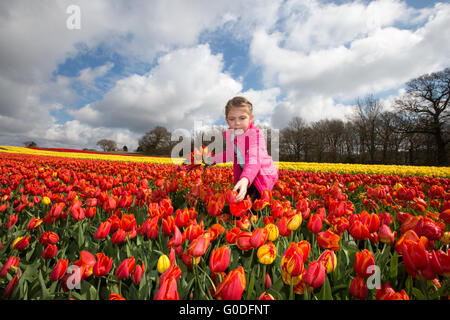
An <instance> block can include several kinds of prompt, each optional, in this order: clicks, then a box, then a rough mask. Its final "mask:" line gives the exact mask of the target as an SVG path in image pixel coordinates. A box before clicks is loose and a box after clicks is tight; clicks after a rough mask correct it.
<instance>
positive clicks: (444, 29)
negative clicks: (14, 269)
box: [0, 0, 450, 150]
mask: <svg viewBox="0 0 450 320" xmlns="http://www.w3.org/2000/svg"><path fill="white" fill-rule="evenodd" d="M448 21H450V4H449V3H448V2H447V1H426V0H416V1H401V0H377V1H363V0H358V1H345V0H340V1H326V0H284V1H282V0H246V1H241V0H215V1H209V0H190V1H185V0H179V1H176V0H161V1H158V0H149V1H144V0H131V1H129V0H123V1H122V0H114V1H111V0H95V1H90V0H86V1H76V0H68V1H65V0H58V1H56V0H54V1H53V0H45V1H32V0H27V1H25V0H15V1H2V2H0V47H1V48H2V49H1V50H0V145H7V146H9V145H11V146H23V145H24V142H25V141H35V142H36V143H37V144H38V145H39V146H40V147H55V148H76V149H83V148H91V149H99V147H98V146H96V142H97V141H99V140H101V139H111V140H114V141H115V142H116V143H117V145H118V147H119V148H121V147H122V146H124V145H126V146H127V147H128V149H129V150H135V149H136V148H137V146H138V141H139V139H140V138H141V137H142V136H143V135H144V134H145V133H146V132H148V131H149V130H151V129H153V128H154V127H155V126H158V125H160V126H164V127H166V128H167V129H168V130H170V131H173V130H175V129H185V130H188V131H192V130H193V129H194V128H195V127H197V128H198V127H199V126H203V127H207V126H211V125H225V118H224V106H225V104H226V102H227V101H228V100H229V99H231V98H232V97H234V96H237V95H241V96H245V97H247V98H248V99H249V100H250V101H251V102H252V104H253V106H254V115H255V123H256V124H257V125H264V126H269V127H271V128H274V129H279V130H281V129H282V128H284V127H286V126H287V125H288V123H289V121H290V120H291V119H292V118H293V117H296V116H298V117H301V118H303V119H304V120H305V121H306V122H307V123H312V122H314V121H318V120H321V119H342V120H344V121H345V120H346V119H347V117H348V116H349V115H350V114H351V113H352V112H353V110H354V105H355V101H356V99H358V98H364V97H366V96H367V95H373V96H374V97H376V98H377V99H379V100H380V101H381V102H382V103H383V105H384V106H385V108H386V109H389V108H392V105H393V101H395V99H396V98H399V97H400V96H401V95H402V94H403V93H404V92H405V89H404V87H405V83H406V82H407V81H409V80H411V79H413V78H416V77H419V76H421V75H423V74H427V73H432V72H437V71H441V70H443V69H445V68H446V67H449V66H450V41H448V40H449V39H448V35H449V34H450V24H449V23H448Z"/></svg>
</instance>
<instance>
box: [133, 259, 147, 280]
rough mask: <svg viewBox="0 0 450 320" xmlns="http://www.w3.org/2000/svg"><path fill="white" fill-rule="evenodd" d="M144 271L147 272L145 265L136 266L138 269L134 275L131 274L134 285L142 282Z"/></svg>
mask: <svg viewBox="0 0 450 320" xmlns="http://www.w3.org/2000/svg"><path fill="white" fill-rule="evenodd" d="M144 271H145V265H144V263H142V266H141V265H139V264H137V265H136V268H135V269H134V271H133V273H132V274H131V279H132V280H133V282H134V284H136V285H138V284H139V283H140V282H141V279H142V275H143V274H144Z"/></svg>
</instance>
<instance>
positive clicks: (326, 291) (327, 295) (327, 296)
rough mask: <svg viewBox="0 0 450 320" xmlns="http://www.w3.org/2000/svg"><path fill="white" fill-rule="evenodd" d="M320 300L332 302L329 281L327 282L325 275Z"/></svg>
mask: <svg viewBox="0 0 450 320" xmlns="http://www.w3.org/2000/svg"><path fill="white" fill-rule="evenodd" d="M320 300H333V296H332V294H331V286H330V280H328V276H327V275H325V281H324V282H323V285H322V289H321V290H320Z"/></svg>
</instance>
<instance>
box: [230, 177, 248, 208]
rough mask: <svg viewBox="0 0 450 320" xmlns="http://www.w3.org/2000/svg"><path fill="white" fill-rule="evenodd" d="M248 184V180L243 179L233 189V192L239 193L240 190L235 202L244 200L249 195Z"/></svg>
mask: <svg viewBox="0 0 450 320" xmlns="http://www.w3.org/2000/svg"><path fill="white" fill-rule="evenodd" d="M248 183H249V181H248V179H247V178H242V179H241V180H239V181H238V182H237V183H236V185H235V186H234V188H233V191H237V190H238V189H239V193H238V195H237V196H236V199H235V200H234V201H235V202H239V201H242V200H244V197H245V195H246V194H247V187H248Z"/></svg>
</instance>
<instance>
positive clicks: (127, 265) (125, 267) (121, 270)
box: [114, 257, 135, 279]
mask: <svg viewBox="0 0 450 320" xmlns="http://www.w3.org/2000/svg"><path fill="white" fill-rule="evenodd" d="M134 265H135V260H134V257H131V258H128V259H125V260H123V261H122V263H121V264H120V265H119V266H118V267H117V269H116V272H115V273H114V275H115V276H116V277H117V278H119V279H125V278H127V277H128V276H129V275H130V273H131V272H132V271H133V269H134Z"/></svg>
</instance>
